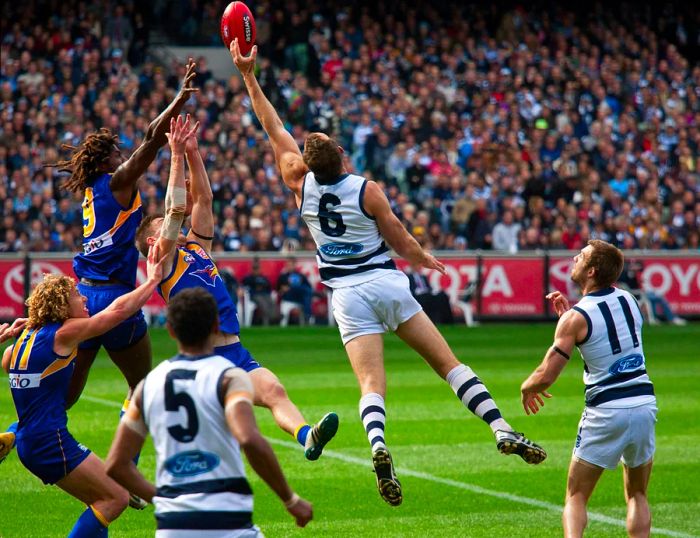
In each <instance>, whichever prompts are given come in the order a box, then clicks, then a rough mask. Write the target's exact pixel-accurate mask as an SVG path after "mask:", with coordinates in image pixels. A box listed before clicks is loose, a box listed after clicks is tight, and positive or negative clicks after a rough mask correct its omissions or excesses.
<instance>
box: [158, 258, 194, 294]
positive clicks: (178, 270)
mask: <svg viewBox="0 0 700 538" xmlns="http://www.w3.org/2000/svg"><path fill="white" fill-rule="evenodd" d="M189 266H190V264H189V263H187V262H186V261H185V252H184V251H182V250H180V249H177V259H176V261H175V270H174V271H173V272H172V274H171V275H170V276H169V277H168V278H166V279H165V280H164V281H163V282H161V283H160V291H161V293H162V294H163V299H165V302H166V303H167V302H168V301H169V300H170V292H171V291H172V289H173V287H175V284H177V283H178V282H179V281H180V279H181V278H182V275H184V274H185V271H187V268H188V267H189Z"/></svg>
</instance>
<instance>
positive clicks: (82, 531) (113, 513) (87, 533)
mask: <svg viewBox="0 0 700 538" xmlns="http://www.w3.org/2000/svg"><path fill="white" fill-rule="evenodd" d="M56 485H57V486H59V487H60V488H61V489H63V490H64V491H66V492H67V493H69V494H70V495H72V496H73V497H75V498H76V499H78V500H80V501H82V502H83V503H85V504H86V505H88V508H87V510H85V512H83V514H82V515H81V516H80V518H79V519H78V521H76V523H75V525H74V526H73V529H72V530H71V532H70V534H69V535H68V536H69V538H83V537H85V538H87V537H94V536H107V526H108V525H109V523H111V522H112V521H114V520H115V519H116V518H117V517H119V515H120V514H121V513H122V512H123V511H124V510H125V509H126V506H127V504H128V502H129V494H128V493H127V491H126V490H125V489H124V488H122V487H121V486H120V485H119V484H117V483H116V482H115V481H114V480H112V479H111V478H110V477H109V476H107V473H106V472H105V467H104V463H102V461H101V460H100V459H99V458H98V457H97V456H95V454H89V455H88V457H87V458H85V460H83V462H82V463H80V465H78V466H77V467H76V468H75V469H73V470H72V471H71V472H70V473H68V474H67V475H66V476H65V477H63V478H62V479H61V480H59V481H58V482H56Z"/></svg>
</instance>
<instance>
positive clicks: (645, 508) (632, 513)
mask: <svg viewBox="0 0 700 538" xmlns="http://www.w3.org/2000/svg"><path fill="white" fill-rule="evenodd" d="M651 467H652V462H651V461H649V462H648V463H646V464H644V465H640V466H639V467H634V468H632V467H627V465H625V466H623V469H624V482H625V500H626V501H627V532H628V533H629V535H630V536H632V537H633V538H642V537H647V536H649V535H650V533H651V511H650V510H649V501H648V499H647V489H648V487H649V478H651Z"/></svg>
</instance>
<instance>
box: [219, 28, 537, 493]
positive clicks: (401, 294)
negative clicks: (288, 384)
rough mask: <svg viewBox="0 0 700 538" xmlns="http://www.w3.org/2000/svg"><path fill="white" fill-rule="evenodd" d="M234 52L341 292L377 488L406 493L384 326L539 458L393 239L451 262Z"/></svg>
mask: <svg viewBox="0 0 700 538" xmlns="http://www.w3.org/2000/svg"><path fill="white" fill-rule="evenodd" d="M230 51H231V56H232V58H233V61H234V63H235V64H236V66H237V67H238V69H239V70H240V72H241V74H242V75H243V80H244V82H245V85H246V88H247V89H248V93H249V94H250V99H251V102H252V106H253V110H254V111H255V114H256V115H257V117H258V120H260V123H261V124H262V126H263V128H264V129H265V132H266V133H267V135H268V137H269V138H270V143H271V144H272V148H273V150H274V152H275V159H276V161H277V164H278V166H279V167H280V170H281V173H282V179H283V181H284V183H285V184H286V185H287V186H288V187H289V189H290V190H291V191H292V192H293V193H294V196H295V198H296V202H297V205H298V206H299V210H300V211H301V215H302V218H303V219H304V221H305V222H306V224H307V225H308V226H309V230H310V231H311V235H312V236H313V238H314V240H315V242H316V244H317V246H318V250H317V252H316V259H317V261H318V266H319V270H320V273H321V280H322V281H323V283H324V284H325V285H326V286H328V287H330V288H332V290H333V299H332V305H333V315H334V316H335V319H336V320H337V322H338V327H339V329H340V334H341V338H342V341H343V344H344V345H345V350H346V352H347V354H348V357H349V359H350V363H351V365H352V368H353V370H354V371H355V375H356V376H357V379H358V381H359V383H360V390H361V392H362V398H361V399H360V406H359V411H360V417H361V419H362V422H363V424H364V426H365V430H366V432H367V439H368V441H369V443H370V445H371V447H372V461H373V463H374V469H375V472H376V474H377V487H378V488H379V493H380V495H381V496H382V498H383V499H384V500H385V501H386V502H388V503H389V504H390V505H392V506H398V505H399V504H401V501H402V499H403V496H402V492H401V484H400V482H399V481H398V479H397V478H396V475H395V473H394V467H393V462H392V458H391V455H390V453H389V451H388V450H387V447H386V443H385V439H384V425H385V420H386V409H385V406H384V395H385V393H386V374H385V371H384V358H383V340H382V334H383V333H384V332H386V331H387V329H390V330H392V331H394V332H395V333H396V334H397V335H398V336H399V337H400V338H401V339H402V340H404V341H405V342H406V343H407V344H408V345H410V346H411V347H412V348H413V349H414V350H416V351H417V352H418V353H419V354H420V355H421V356H422V357H423V358H424V359H425V360H426V361H427V362H428V364H429V365H430V366H431V367H432V368H433V369H434V370H435V372H436V373H437V374H438V375H439V376H440V377H442V378H443V379H445V380H447V382H448V383H449V384H450V386H451V387H452V389H453V390H454V392H455V393H456V394H457V397H458V398H459V399H460V400H461V401H462V403H463V404H464V405H465V406H466V407H467V408H468V409H469V410H470V411H471V412H473V413H474V414H476V415H477V416H478V417H480V418H481V419H482V420H484V422H486V423H487V424H488V425H489V426H490V427H491V429H492V431H493V433H494V435H495V436H496V444H497V447H498V450H499V451H501V452H502V453H504V454H513V453H515V454H518V455H520V456H521V457H522V458H523V459H524V460H525V461H526V462H528V463H540V462H542V461H543V460H544V459H545V458H546V456H547V455H546V453H545V451H544V450H543V449H542V448H541V447H540V446H538V445H537V444H535V443H533V442H532V441H530V440H529V439H527V438H526V437H525V436H524V435H523V434H521V433H517V432H515V431H513V429H512V428H511V427H510V425H509V424H508V423H507V422H506V421H505V420H504V419H503V417H502V416H501V412H500V411H499V409H498V407H497V406H496V403H495V402H494V401H493V399H492V398H491V395H490V394H489V392H488V391H487V389H486V387H485V386H484V384H483V383H482V382H481V380H480V379H479V378H478V377H476V374H475V373H474V372H473V371H472V370H471V368H469V367H468V366H466V365H464V364H462V363H460V362H459V361H458V360H457V358H456V357H455V355H454V354H453V353H452V351H451V349H450V347H449V346H448V344H447V342H446V341H445V339H444V338H443V337H442V335H441V334H440V332H439V331H438V330H437V328H436V327H435V325H433V323H432V322H431V321H430V319H429V318H428V316H426V314H425V313H424V312H423V310H422V308H421V307H420V305H419V304H418V302H417V301H416V300H415V299H414V298H413V296H412V295H411V293H410V290H409V282H408V278H407V277H406V275H405V274H404V273H402V272H401V271H398V270H396V265H395V264H394V261H393V260H392V259H391V258H390V257H389V256H388V255H387V252H388V251H389V247H388V246H387V243H388V244H389V245H390V246H391V247H392V248H393V249H394V250H395V251H396V252H397V253H398V254H399V255H400V256H402V257H403V258H405V259H406V260H408V261H409V262H410V263H411V264H412V265H418V266H422V267H426V268H428V269H435V270H437V271H440V272H441V273H443V274H444V272H445V267H444V265H443V264H442V263H440V262H439V261H438V260H436V259H435V258H434V257H433V256H431V255H430V254H429V253H427V252H426V251H424V250H423V249H422V248H421V246H420V245H419V244H418V242H417V241H416V240H415V239H414V238H413V237H412V236H411V235H410V234H409V233H408V232H407V231H406V229H405V228H404V227H403V225H402V224H401V222H400V221H399V220H398V218H396V216H395V215H394V214H393V213H392V211H391V208H390V206H389V202H388V200H387V198H386V196H385V195H384V193H383V192H382V190H381V189H380V188H379V187H378V186H377V184H376V183H374V182H372V181H367V180H366V179H365V178H363V177H360V176H356V175H353V174H348V173H347V171H346V170H345V166H344V164H343V150H342V148H340V147H339V146H338V145H337V144H336V143H335V142H334V141H333V140H332V139H330V138H329V137H328V136H326V135H325V134H322V133H312V134H311V135H309V137H308V138H307V139H306V142H305V144H304V154H303V155H302V153H301V152H300V151H299V147H298V146H297V144H296V142H295V141H294V139H293V138H292V136H291V134H289V133H288V132H287V131H286V130H285V128H284V125H283V123H282V121H281V120H280V118H279V116H278V115H277V112H275V110H274V108H273V107H272V105H271V104H270V102H269V101H268V100H267V98H266V97H265V95H264V94H263V92H262V90H261V89H260V85H259V84H258V81H257V80H256V78H255V74H254V67H255V57H256V54H257V47H253V50H252V52H251V54H250V56H248V57H243V56H242V55H241V54H240V50H239V48H238V41H237V40H234V41H233V42H232V43H231V48H230Z"/></svg>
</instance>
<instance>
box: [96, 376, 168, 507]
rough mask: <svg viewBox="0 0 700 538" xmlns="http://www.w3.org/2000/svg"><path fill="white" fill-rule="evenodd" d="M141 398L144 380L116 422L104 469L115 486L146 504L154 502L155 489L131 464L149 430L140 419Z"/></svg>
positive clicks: (133, 464)
mask: <svg viewBox="0 0 700 538" xmlns="http://www.w3.org/2000/svg"><path fill="white" fill-rule="evenodd" d="M142 399H143V381H141V382H140V383H139V384H138V385H137V386H136V389H135V390H134V395H133V396H132V398H131V402H130V403H129V408H128V409H127V410H126V413H125V414H124V417H123V418H122V420H121V421H120V422H119V427H118V428H117V433H116V434H115V435H114V441H112V446H111V447H110V449H109V454H108V455H107V461H106V462H105V466H106V467H107V474H108V475H109V476H110V477H112V478H113V479H114V480H115V481H116V482H117V483H118V484H120V485H121V486H123V487H124V488H125V489H127V490H128V491H130V492H131V493H133V494H134V495H138V496H139V497H141V498H142V499H144V500H146V501H148V502H153V496H154V495H155V494H156V487H155V486H154V485H153V484H152V483H151V482H149V481H148V480H146V478H145V477H144V476H143V475H142V474H141V472H140V471H139V469H138V467H136V464H135V463H134V458H135V457H136V455H137V454H138V453H139V451H140V450H141V449H142V448H143V443H144V441H145V440H146V436H147V435H148V428H146V423H145V422H144V420H143V417H142V416H141V409H143V406H142V404H141V401H142Z"/></svg>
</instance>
